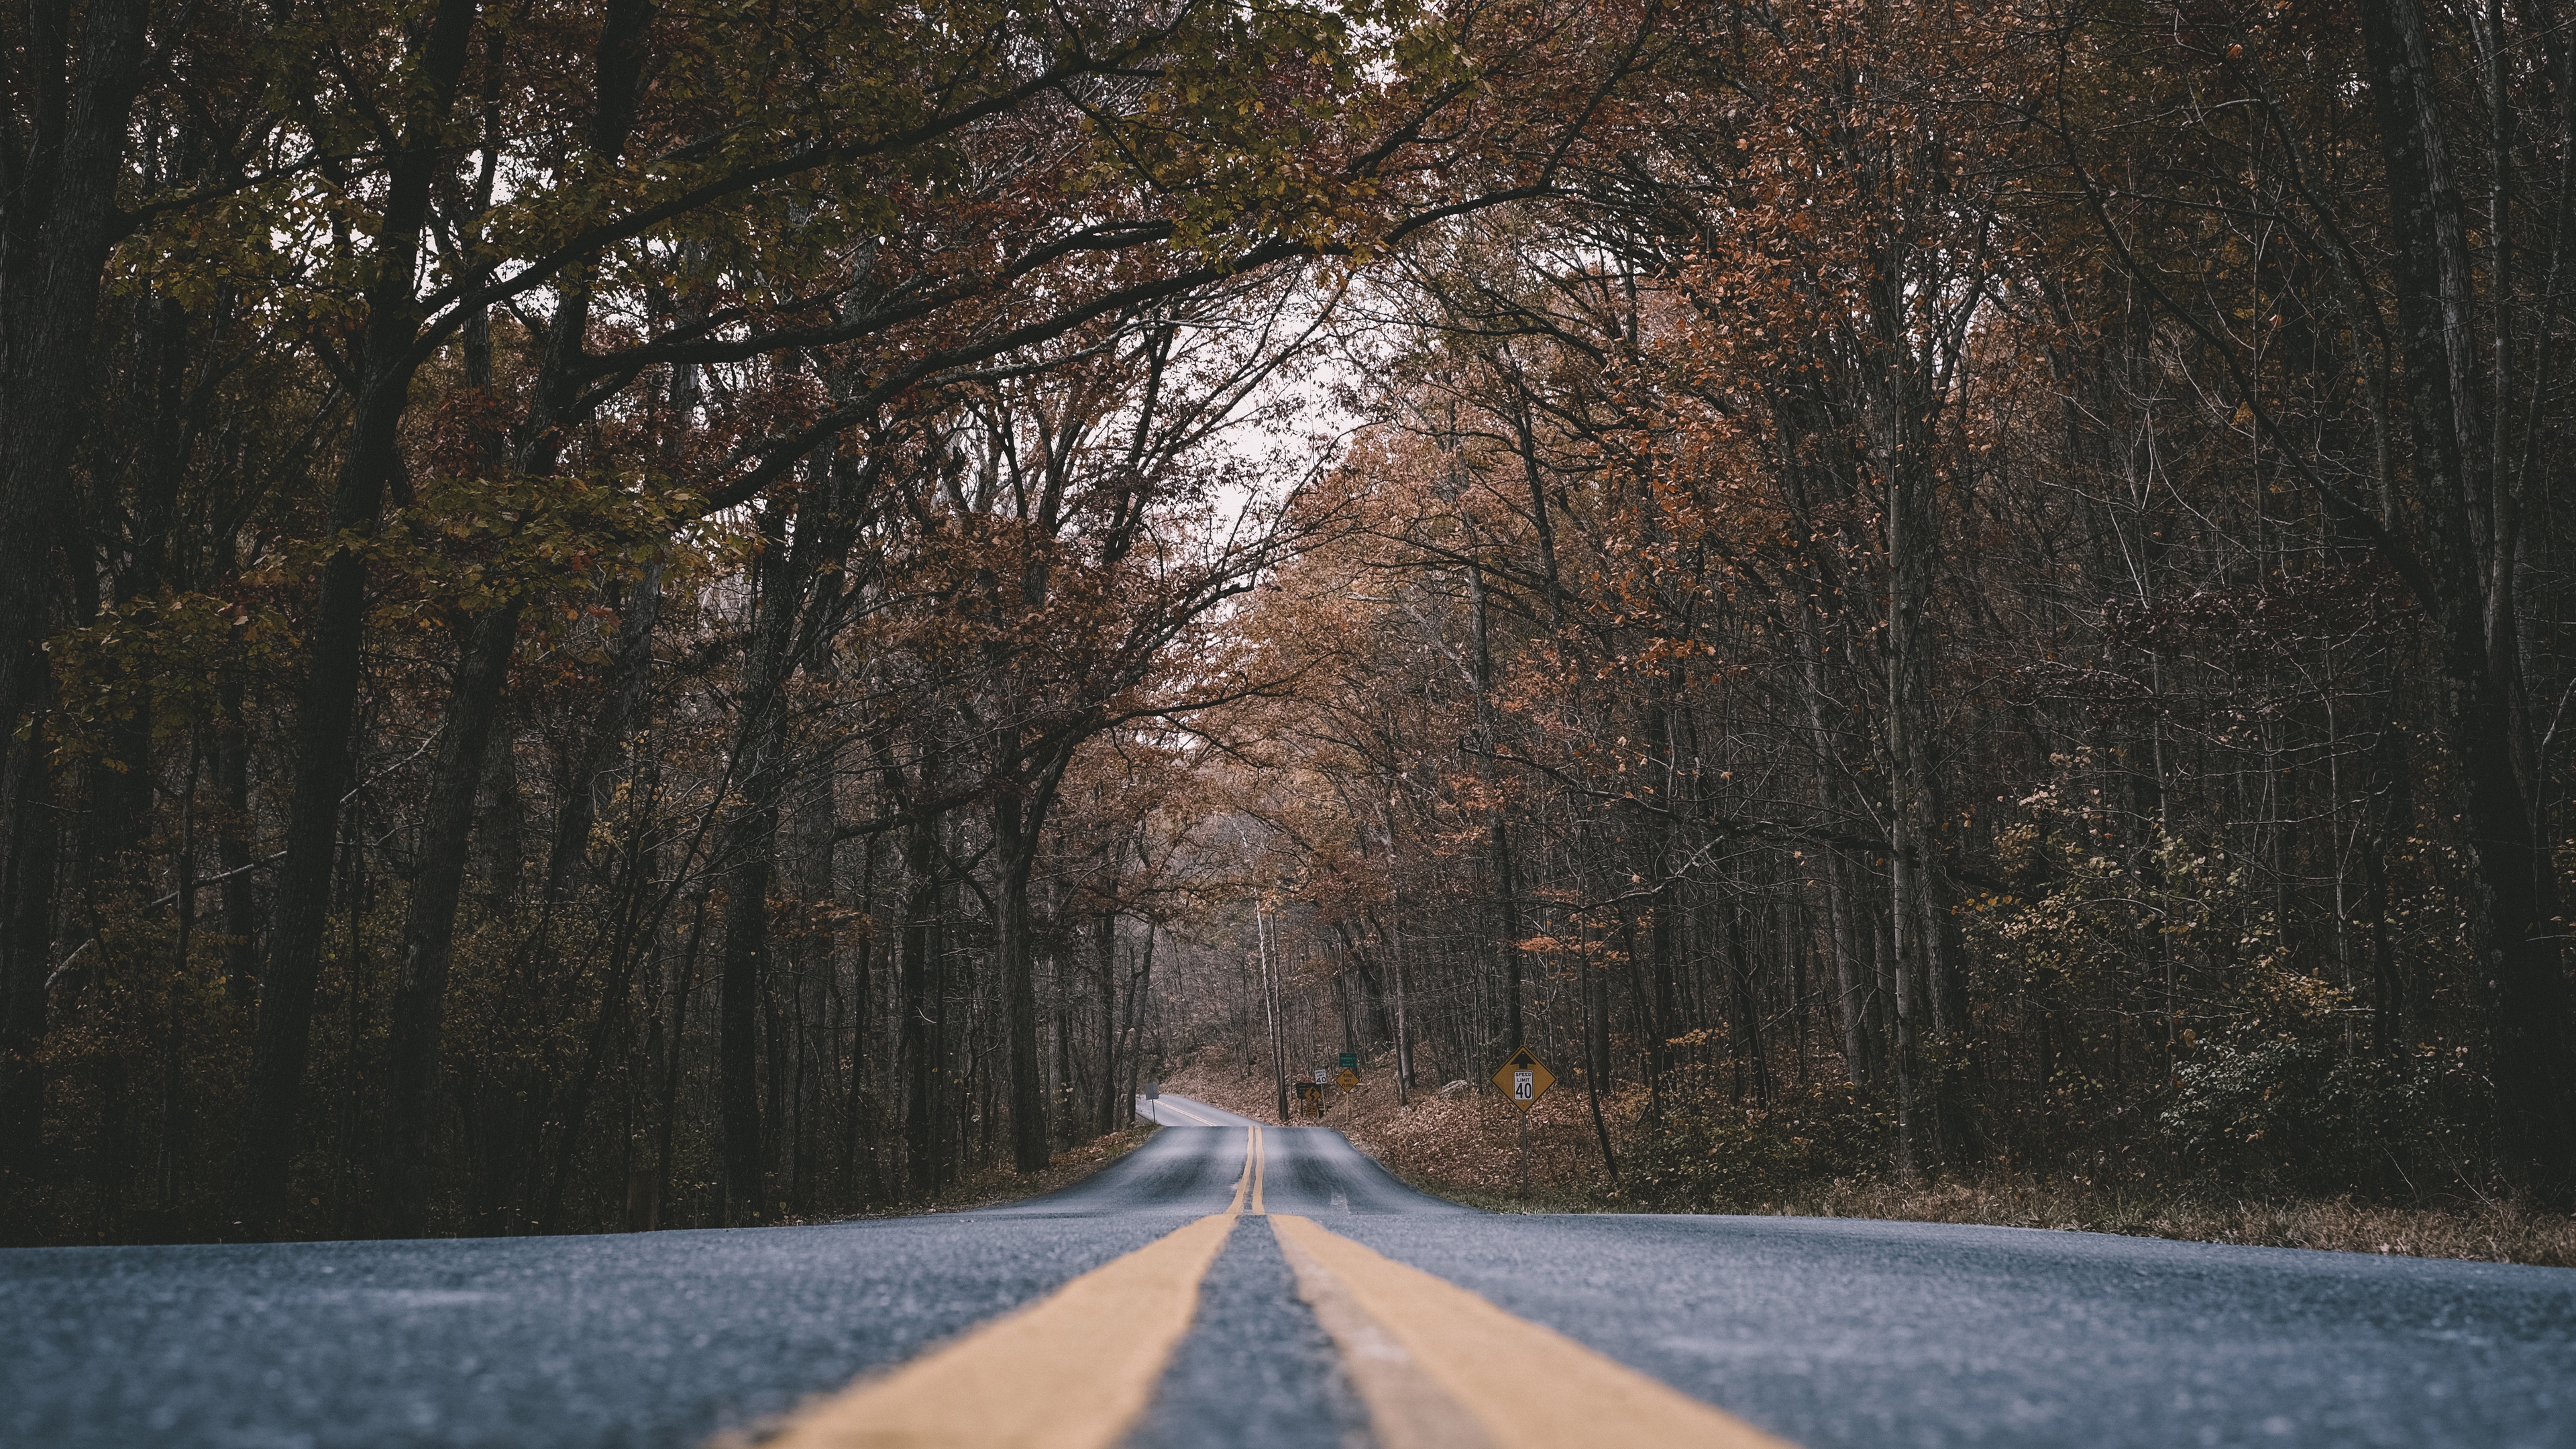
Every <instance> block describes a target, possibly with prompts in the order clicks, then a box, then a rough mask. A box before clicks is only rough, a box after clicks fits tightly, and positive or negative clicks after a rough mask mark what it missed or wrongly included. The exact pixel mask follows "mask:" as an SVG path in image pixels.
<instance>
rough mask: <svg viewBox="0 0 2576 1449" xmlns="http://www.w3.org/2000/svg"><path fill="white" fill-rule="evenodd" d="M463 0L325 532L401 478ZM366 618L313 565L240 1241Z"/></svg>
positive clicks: (337, 801)
mask: <svg viewBox="0 0 2576 1449" xmlns="http://www.w3.org/2000/svg"><path fill="white" fill-rule="evenodd" d="M475 11H476V6H475V4H474V3H473V0H439V5H438V9H437V12H436V14H435V16H434V18H433V19H432V20H431V22H430V26H429V29H428V31H427V32H426V35H425V38H424V40H423V42H422V49H421V55H420V63H419V65H418V66H417V68H416V77H417V78H416V81H415V89H414V91H413V93H412V94H413V96H414V98H415V109H414V110H413V111H412V112H411V113H410V114H409V115H407V116H406V117H405V122H404V131H403V134H404V149H403V150H402V151H401V152H400V153H398V154H397V155H396V156H395V157H394V159H393V161H392V163H391V165H390V166H389V167H388V169H387V177H386V188H385V196H386V200H385V210H384V213H383V220H382V223H381V225H380V226H379V228H378V230H377V234H376V247H377V249H376V254H375V256H374V258H373V263H374V266H373V273H372V276H371V278H370V280H369V282H368V285H367V293H366V301H367V324H366V330H365V332H364V334H363V336H362V338H361V341H360V346H359V355H358V357H357V359H356V362H355V365H356V370H357V372H358V376H359V378H360V383H359V386H358V387H357V389H356V398H355V404H354V409H353V412H352V416H351V419H350V431H349V438H348V443H347V454H346V458H345V461H344V462H343V463H342V465H341V469H340V476H339V481H338V484H337V486H336V487H335V488H334V490H333V493H332V499H331V510H330V519H329V524H330V529H331V531H332V532H333V533H334V534H345V533H360V534H363V533H366V532H370V531H372V530H373V529H374V528H375V526H376V519H377V514H378V512H379V511H380V510H381V508H382V507H383V503H384V496H385V492H386V489H387V488H388V486H389V485H390V484H391V482H392V480H393V479H394V478H395V476H396V475H397V474H398V473H399V472H400V470H401V466H402V465H401V457H400V453H399V448H400V438H399V429H400V425H401V422H402V417H403V413H404V410H405V407H406V404H407V403H408V401H409V393H410V389H411V378H412V373H413V371H414V370H415V369H416V368H417V366H418V359H417V358H415V357H414V356H412V355H411V349H412V343H413V340H414V338H415V336H416V335H417V332H418V328H419V322H420V316H421V305H420V300H419V297H418V295H417V294H416V293H415V291H414V284H415V281H416V277H415V272H416V270H417V265H418V261H419V256H420V241H421V228H422V226H423V225H424V224H425V223H426V222H427V220H428V216H429V198H430V190H431V186H432V183H433V181H434V179H435V175H436V172H437V168H438V166H439V165H440V162H439V158H438V152H437V145H438V141H439V139H440V133H441V131H442V129H443V125H444V122H445V119H446V115H447V110H448V105H449V102H450V101H451V100H452V99H453V97H454V93H455V88H456V78H457V76H458V74H459V73H460V72H461V71H462V70H463V68H464V65H465V57H466V50H467V45H466V42H467V40H468V38H469V37H470V35H471V33H472V31H473V28H474V18H475ZM366 609H367V566H366V562H365V560H364V559H363V558H362V557H361V556H360V555H359V554H357V553H356V552H354V551H351V550H348V549H343V550H341V551H339V552H337V553H334V554H333V555H332V556H331V558H330V560H329V561H328V562H327V563H325V564H324V565H323V569H322V587H321V591H320V596H319V598H318V599H317V600H316V602H315V605H314V611H313V617H312V621H311V623H310V625H309V626H308V630H307V634H306V661H305V678H304V688H303V691H302V698H301V700H300V702H299V709H298V711H297V719H296V734H295V791H294V799H293V803H292V804H291V805H290V806H289V807H288V814H287V827H286V860H285V862H284V864H283V866H282V867H281V868H280V870H279V872H278V885H277V905H276V912H275V922H274V925H273V927H272V930H271V933H270V947H269V963H268V970H267V972H266V973H265V974H264V976H263V979H262V981H261V983H260V987H261V990H260V1011H259V1032H258V1037H257V1040H256V1042H255V1043H254V1045H253V1047H252V1052H251V1067H250V1082H249V1099H248V1102H247V1104H246V1105H245V1107H244V1110H243V1113H242V1133H241V1151H240V1154H239V1158H238V1164H237V1165H238V1171H239V1176H238V1180H237V1183H236V1187H235V1191H234V1212H235V1215H236V1217H237V1219H238V1220H239V1222H240V1224H241V1229H242V1231H243V1233H244V1234H245V1235H247V1236H250V1237H253V1238H265V1237H268V1236H270V1235H272V1234H273V1233H275V1232H276V1231H277V1230H278V1228H279V1227H280V1223H279V1221H278V1219H279V1216H280V1212H281V1210H282V1208H283V1207H284V1204H285V1196H286V1191H287V1186H288V1183H287V1175H288V1171H289V1168H290V1167H291V1165H292V1163H293V1161H294V1156H295V1133H296V1117H297V1114H298V1110H299V1108H300V1106H301V1102H302V1092H303V1083H304V1059H305V1055H306V1052H307V1050H308V1049H309V1047H310V1044H311V1040H312V1027H313V989H314V984H315V982H316V981H317V980H318V979H319V976H320V972H321V960H322V939H323V935H324V932H325V926H326V923H327V921H328V918H329V914H330V909H331V865H332V859H333V855H334V852H335V849H336V846H337V842H338V837H339V830H338V826H339V820H340V807H341V798H342V796H344V795H345V794H346V793H347V792H348V789H349V783H350V769H351V753H350V731H351V729H352V727H353V725H354V723H355V721H356V717H357V706H358V681H359V674H360V671H361V668H362V652H361V651H362V649H363V646H364V642H365V631H366Z"/></svg>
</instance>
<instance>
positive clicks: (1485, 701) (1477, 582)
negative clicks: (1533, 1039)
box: [1467, 564, 1521, 1054]
mask: <svg viewBox="0 0 2576 1449" xmlns="http://www.w3.org/2000/svg"><path fill="white" fill-rule="evenodd" d="M1467 607H1468V627H1469V628H1471V629H1472V630H1473V631H1474V632H1475V650H1476V657H1475V686H1476V733H1477V735H1478V737H1479V738H1478V743H1480V744H1481V745H1482V746H1483V747H1484V748H1483V750H1482V752H1481V753H1480V755H1479V756H1478V759H1477V767H1476V768H1477V772H1478V777H1479V779H1480V781H1481V782H1482V784H1483V785H1484V790H1485V842H1486V846H1487V848H1488V849H1489V850H1490V851H1491V852H1492V859H1493V868H1494V895H1495V898H1496V903H1497V905H1498V906H1499V907H1500V910H1501V914H1502V939H1501V940H1500V941H1499V942H1497V943H1496V947H1495V950H1496V954H1497V955H1498V956H1500V957H1501V959H1502V967H1503V1040H1502V1053H1503V1054H1508V1053H1510V1052H1513V1051H1516V1050H1518V1049H1519V1047H1520V1045H1521V899H1520V886H1519V883H1518V881H1517V880H1516V879H1515V878H1514V875H1513V871H1512V835H1511V824H1510V821H1509V820H1508V818H1507V817H1506V814H1505V812H1504V810H1503V801H1502V796H1501V794H1500V790H1499V787H1498V785H1497V784H1496V782H1495V779H1494V752H1495V750H1496V749H1497V748H1498V747H1499V740H1500V728H1499V725H1498V723H1497V719H1496V713H1495V709H1494V699H1493V693H1494V655H1493V649H1492V646H1491V642H1490V641H1489V639H1488V637H1487V633H1486V624H1487V621H1486V614H1487V610H1486V603H1485V571H1484V570H1483V569H1481V568H1478V567H1476V566H1475V565H1474V564H1469V565H1468V566H1467Z"/></svg>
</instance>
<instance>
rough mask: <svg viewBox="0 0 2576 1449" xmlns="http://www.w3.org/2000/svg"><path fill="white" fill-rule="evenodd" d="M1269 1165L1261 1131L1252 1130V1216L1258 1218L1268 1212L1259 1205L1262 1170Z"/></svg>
mask: <svg viewBox="0 0 2576 1449" xmlns="http://www.w3.org/2000/svg"><path fill="white" fill-rule="evenodd" d="M1269 1165H1270V1147H1269V1145H1268V1144H1267V1143H1266V1142H1264V1141H1263V1140H1262V1136H1261V1129H1260V1128H1258V1127H1255V1128H1253V1129H1252V1215H1253V1216H1254V1217H1260V1216H1262V1215H1264V1214H1266V1213H1268V1212H1269V1211H1270V1210H1269V1209H1268V1208H1265V1207H1263V1206H1262V1205H1261V1178H1262V1175H1263V1171H1262V1170H1263V1169H1264V1168H1266V1167H1268V1166H1269Z"/></svg>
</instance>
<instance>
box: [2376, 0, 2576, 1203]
mask: <svg viewBox="0 0 2576 1449" xmlns="http://www.w3.org/2000/svg"><path fill="white" fill-rule="evenodd" d="M2362 20H2363V34H2364V39H2365V42H2366V44H2367V46H2368V49H2369V54H2370V59H2371V72H2372V89H2373V92H2374V98H2375V101H2376V104H2377V109H2378V114H2379V122H2380V144H2381V151H2382V159H2383V161H2384V162H2385V164H2386V166H2387V168H2388V190H2389V197H2390V202H2391V205H2392V206H2393V207H2394V208H2395V210H2396V216H2395V218H2394V220H2395V222H2396V227H2395V230H2396V233H2397V235H2398V236H2399V238H2400V239H2401V244H2400V245H2399V246H2398V247H2397V248H2396V251H2395V254H2394V263H2395V265H2394V266H2393V268H2392V270H2393V272H2394V274H2395V281H2396V286H2395V288H2394V291H2395V293H2396V297H2397V314H2398V332H2399V337H2400V344H2401V350H2402V351H2403V353H2404V356H2405V364H2406V365H2405V383H2404V386H2405V390H2406V398H2407V404H2408V408H2407V411H2408V420H2409V422H2410V424H2411V426H2412V431H2413V435H2414V474H2415V483H2416V488H2417V491H2418V494H2419V496H2420V499H2421V503H2422V507H2423V524H2424V527H2423V531H2422V538H2423V544H2422V554H2421V558H2422V563H2423V566H2424V572H2425V574H2426V575H2427V576H2428V577H2429V580H2430V582H2431V585H2432V590H2433V595H2434V596H2433V597H2432V598H2429V599H2426V600H2424V601H2423V602H2424V604H2425V606H2426V611H2427V613H2429V614H2430V615H2431V624H2432V628H2433V632H2434V636H2435V651H2436V660H2437V667H2438V669H2439V680H2438V684H2437V689H2436V701H2435V703H2436V707H2437V709H2438V710H2439V712H2440V719H2441V725H2442V734H2443V742H2444V744H2445V745H2446V746H2447V748H2448V750H2449V752H2450V755H2451V758H2452V761H2453V765H2454V770H2453V772H2452V773H2453V776H2454V788H2455V791H2456V797H2455V798H2456V801H2457V805H2458V813H2459V816H2460V821H2461V827H2462V831H2461V833H2462V835H2463V837H2464V839H2463V840H2462V842H2461V843H2462V845H2463V846H2464V847H2465V852H2464V853H2465V854H2466V855H2467V857H2468V859H2467V860H2466V861H2465V862H2464V864H2465V865H2466V866H2467V867H2468V868H2467V869H2465V870H2463V871H2462V872H2461V874H2460V877H2459V880H2460V885H2461V889H2460V899H2461V905H2462V907H2463V908H2464V910H2465V911H2466V914H2467V916H2468V923H2469V946H2470V950H2471V952H2472V953H2473V955H2474V956H2475V958H2476V960H2477V963H2478V967H2479V971H2480V975H2481V976H2482V977H2483V978H2484V981H2485V985H2486V989H2487V1001H2486V1006H2487V1018H2488V1024H2489V1025H2488V1044H2489V1053H2490V1058H2491V1073H2492V1076H2493V1079H2494V1082H2495V1088H2496V1111H2497V1129H2498V1130H2497V1153H2498V1156H2499V1158H2500V1159H2501V1161H2502V1164H2503V1165H2504V1167H2505V1169H2506V1170H2507V1171H2508V1172H2510V1173H2511V1174H2513V1175H2514V1176H2516V1177H2517V1178H2520V1179H2522V1180H2524V1181H2526V1182H2528V1183H2530V1184H2531V1185H2533V1186H2536V1187H2539V1188H2541V1189H2543V1190H2544V1191H2550V1192H2555V1191H2557V1190H2559V1189H2562V1188H2564V1187H2565V1186H2567V1185H2568V1184H2569V1183H2570V1182H2571V1181H2576V1125H2571V1122H2570V1108H2571V1106H2576V1103H2571V1102H2570V1100H2569V1085H2570V1082H2569V1078H2570V1072H2569V1063H2568V1061H2567V1037H2568V1032H2569V1022H2568V1009H2569V1001H2568V989H2567V982H2566V978H2565V975H2564V972H2563V970H2562V969H2561V951H2560V947H2559V943H2558V935H2559V932H2558V931H2557V929H2556V927H2555V926H2554V925H2553V924H2552V922H2551V920H2550V918H2551V916H2552V915H2553V914H2554V905H2553V897H2554V885H2555V881H2554V877H2553V870H2552V867H2551V865H2550V863H2549V860H2548V852H2547V850H2546V849H2545V847H2544V843H2543V842H2541V841H2540V840H2538V839H2537V838H2536V837H2535V833H2534V826H2535V822H2534V820H2533V818H2532V814H2531V809H2530V805H2529V800H2528V797H2527V796H2526V795H2525V793H2524V791H2523V789H2522V787H2521V781H2520V779H2519V778H2518V776H2517V774H2516V768H2515V766H2516V761H2517V760H2522V759H2528V758H2530V752H2529V750H2528V747H2527V745H2526V743H2525V742H2524V741H2523V740H2522V739H2521V738H2520V735H2521V730H2520V729H2519V728H2518V726H2519V724H2520V722H2521V714H2520V711H2519V710H2518V709H2517V708H2516V706H2515V693H2516V684H2517V681H2516V680H2515V679H2514V678H2513V676H2512V671H2513V670H2514V669H2515V668H2516V667H2517V662H2518V659H2519V650H2518V648H2517V647H2516V646H2515V643H2514V634H2515V631H2516V629H2517V628H2518V620H2517V619H2516V618H2515V617H2514V610H2513V607H2512V605H2511V602H2510V600H2509V599H2508V598H2505V597H2503V596H2502V595H2501V594H2500V593H2499V591H2498V587H2497V585H2498V580H2499V578H2500V577H2505V576H2509V570H2506V571H2502V573H2500V572H2499V571H2498V570H2496V569H2494V568H2492V567H2491V566H2490V561H2491V560H2492V559H2493V558H2495V557H2497V556H2499V555H2500V554H2504V553H2510V552H2511V539H2510V535H2511V534H2512V532H2513V527H2514V524H2513V519H2512V516H2511V510H2510V509H2509V508H2506V507H2499V506H2497V503H2498V500H2497V499H2496V498H2495V496H2494V494H2493V490H2492V489H2491V488H2490V486H2489V470H2490V465H2491V464H2492V461H2493V460H2491V459H2489V458H2487V457H2486V456H2485V446H2484V445H2485V437H2484V430H2483V429H2482V428H2481V426H2480V425H2479V421H2478V419H2479V412H2480V401H2481V400H2480V399H2479V397H2478V395H2477V394H2478V376H2479V374H2478V369H2477V362H2476V352H2477V344H2476V337H2475V328H2476V307H2477V304H2476V297H2475V291H2474V287H2473V284H2472V279H2471V274H2470V266H2469V255H2468V245H2467V240H2466V235H2465V229H2464V224H2463V221H2462V217H2461V214H2460V204H2459V190H2458V186H2457V183H2456V182H2455V181H2454V180H2453V178H2452V173H2451V170H2450V161H2449V156H2448V152H2447V147H2446V144H2445V140H2444V134H2443V126H2442V121H2441V116H2440V113H2439V109H2438V99H2437V96H2436V93H2435V90H2434V78H2433V74H2432V61H2431V44H2430V41H2429V39H2428V37H2427V35H2426V32H2425V26H2424V17H2423V12H2422V11H2421V10H2420V9H2419V8H2418V6H2417V4H2416V3H2415V0H2366V3H2365V4H2364V5H2363V7H2362Z"/></svg>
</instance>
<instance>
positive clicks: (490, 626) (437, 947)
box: [376, 601, 520, 1238]
mask: <svg viewBox="0 0 2576 1449" xmlns="http://www.w3.org/2000/svg"><path fill="white" fill-rule="evenodd" d="M519 610H520V606H519V604H518V603H517V602H515V601H513V602H510V603H506V604H501V605H497V606H495V607H493V608H491V609H487V610H485V611H484V612H483V613H482V614H480V615H478V616H477V617H476V618H475V619H474V620H473V622H472V623H471V624H470V625H468V626H467V629H466V634H465V639H464V642H463V648H462V650H461V651H460V653H459V655H458V658H457V662H456V682H455V684H454V686H453V687H452V688H451V689H450V690H449V693H448V704H447V721H446V728H445V731H444V733H443V734H442V736H441V738H440V740H439V747H438V758H437V762H436V763H435V765H433V766H432V768H431V771H430V783H429V801H428V805H427V808H426V810H425V812H424V819H423V821H422V826H421V843H420V871H419V874H418V875H417V876H415V877H414V878H413V881H412V894H411V909H410V913H409V918H408V919H407V920H406V922H405V924H404V927H403V948H402V964H401V968H400V970H401V974H400V976H399V978H398V981H397V984H396V985H395V987H394V1000H393V1017H392V1037H391V1041H390V1043H389V1046H390V1052H391V1058H390V1061H389V1063H388V1067H387V1083H386V1091H385V1106H384V1152H385V1162H384V1173H383V1176H381V1177H380V1178H378V1179H377V1182H376V1205H377V1212H378V1215H379V1217H380V1219H381V1220H382V1222H383V1223H384V1226H385V1230H386V1231H387V1232H388V1233H391V1234H392V1235H394V1236H396V1237H405V1238H413V1237H418V1236H420V1234H421V1232H422V1231H423V1229H424V1228H425V1226H426V1223H427V1217H426V1215H427V1213H428V1210H429V1199H430V1196H431V1190H432V1186H433V1184H432V1182H431V1176H430V1171H429V1166H430V1163H429V1137H430V1124H431V1121H432V1120H433V1118H434V1117H435V1115H436V1112H437V1105H438V1041H439V1033H440V1029H441V1025H442V1022H443V1020H444V1010H443V1008H444V1004H445V1002H446V999H447V971H448V965H449V962H450V961H451V960H452V959H453V958H454V954H455V942H456V909H457V902H458V898H459V896H460V895H461V894H462V891H463V887H464V881H465V863H466V856H467V853H468V851H467V847H468V845H469V843H470V838H471V835H472V831H473V825H474V802H475V796H476V794H477V790H478V787H479V785H480V784H481V782H482V779H483V763H484V755H485V753H486V751H487V749H488V748H489V746H490V744H491V739H492V720H493V717H494V716H495V715H496V714H498V713H499V709H500V703H501V689H502V685H503V684H504V682H505V681H506V680H507V679H508V677H509V672H510V654H511V651H512V649H513V648H514V647H515V646H516V644H517V642H518V636H519ZM505 747H506V746H505Z"/></svg>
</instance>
